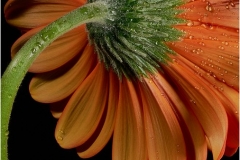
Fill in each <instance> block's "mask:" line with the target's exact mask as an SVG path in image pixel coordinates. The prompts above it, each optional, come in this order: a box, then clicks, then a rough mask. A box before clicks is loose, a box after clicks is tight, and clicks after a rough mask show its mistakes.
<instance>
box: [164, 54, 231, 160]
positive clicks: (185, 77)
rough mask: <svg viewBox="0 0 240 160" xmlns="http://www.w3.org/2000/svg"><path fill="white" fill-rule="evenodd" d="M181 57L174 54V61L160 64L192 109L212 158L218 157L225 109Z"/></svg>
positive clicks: (225, 123) (221, 150) (224, 128)
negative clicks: (165, 64)
mask: <svg viewBox="0 0 240 160" xmlns="http://www.w3.org/2000/svg"><path fill="white" fill-rule="evenodd" d="M183 60H184V58H183V57H180V56H176V59H175V63H170V64H169V66H163V68H164V69H165V71H166V72H167V73H168V75H169V76H170V78H171V79H173V80H174V82H175V83H176V85H177V87H178V90H179V93H181V97H183V99H185V101H186V102H185V103H186V104H188V106H189V107H190V108H189V110H192V111H193V112H194V114H195V115H196V117H197V119H198V120H199V122H200V123H201V126H202V128H203V130H204V132H205V134H206V136H207V138H208V140H209V144H210V148H211V149H212V152H213V157H214V159H220V158H221V157H222V156H223V154H224V150H225V145H226V138H227V131H228V119H227V114H226V111H225V109H224V106H223V105H222V103H221V102H220V101H219V99H218V97H217V95H216V94H215V93H214V92H213V91H212V89H211V88H210V87H209V86H207V85H206V83H205V81H204V79H203V78H202V77H199V76H197V74H196V73H195V72H194V71H193V70H191V68H193V67H194V66H192V67H189V66H187V65H186V64H184V61H183Z"/></svg>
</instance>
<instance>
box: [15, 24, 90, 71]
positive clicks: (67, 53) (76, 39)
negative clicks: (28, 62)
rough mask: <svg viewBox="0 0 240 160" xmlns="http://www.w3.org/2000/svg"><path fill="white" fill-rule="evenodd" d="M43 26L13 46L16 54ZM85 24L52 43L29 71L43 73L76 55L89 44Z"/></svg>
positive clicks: (27, 34) (33, 30) (29, 32)
mask: <svg viewBox="0 0 240 160" xmlns="http://www.w3.org/2000/svg"><path fill="white" fill-rule="evenodd" d="M42 28H43V27H38V28H35V29H32V30H30V31H28V32H26V33H25V34H24V35H22V36H21V37H20V38H19V39H18V40H17V41H16V42H15V43H14V44H13V46H12V49H11V54H12V56H14V55H15V54H16V53H17V52H18V50H19V49H20V48H21V47H22V46H23V45H24V43H25V42H26V41H27V40H28V39H29V38H31V37H32V36H33V35H34V34H36V33H37V32H39V31H40V30H41V29H42ZM87 42H88V41H87V33H86V31H85V25H82V26H80V27H78V28H76V29H73V30H71V31H69V32H67V33H66V34H64V35H62V36H61V37H59V38H58V39H56V40H55V41H54V42H53V43H51V44H50V45H49V46H48V47H47V48H46V49H45V50H44V51H43V52H42V53H41V54H40V55H39V56H38V57H37V59H36V60H35V61H34V62H33V64H32V66H31V67H30V69H29V72H34V73H41V72H47V71H51V70H53V69H56V68H58V67H60V66H62V65H63V64H65V63H67V62H68V61H69V60H70V59H72V58H73V57H74V56H76V55H77V54H78V53H79V52H80V51H81V50H82V49H83V48H84V47H85V45H86V44H87Z"/></svg>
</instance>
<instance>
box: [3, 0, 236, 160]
mask: <svg viewBox="0 0 240 160" xmlns="http://www.w3.org/2000/svg"><path fill="white" fill-rule="evenodd" d="M5 3H6V0H2V1H1V6H2V10H1V12H2V13H1V18H2V21H1V32H2V36H1V58H2V59H1V68H2V73H3V71H4V70H5V68H6V67H7V65H8V63H9V62H10V48H11V45H12V44H13V43H14V41H15V40H16V39H17V38H18V37H19V36H20V35H21V34H20V32H19V31H18V30H16V29H15V28H13V27H11V26H9V25H8V24H7V23H6V22H5V19H4V14H3V7H4V4H5ZM32 76H33V75H32V74H29V73H28V74H27V76H26V77H25V79H24V81H23V83H22V85H21V87H20V90H19V92H18V95H17V97H16V100H15V103H14V106H13V110H12V115H11V120H10V126H9V132H10V133H9V160H80V159H81V158H79V157H78V156H77V154H76V152H75V150H74V149H72V150H66V149H62V148H60V147H59V146H58V144H57V143H56V141H55V138H54V128H55V125H56V122H57V120H56V119H54V118H53V117H52V115H51V113H50V111H49V108H48V105H46V104H41V103H38V102H35V101H34V100H33V99H32V98H31V96H30V94H29V91H28V85H29V82H30V80H31V77H32ZM102 159H104V160H111V141H110V142H109V143H108V144H107V146H106V147H105V148H104V149H103V150H102V151H101V152H100V153H99V154H98V155H96V156H95V157H93V158H90V159H89V160H102ZM208 159H209V160H211V159H212V156H211V154H210V153H209V157H208ZM235 159H239V155H238V152H237V153H236V154H235V155H234V156H233V157H231V158H228V157H224V158H223V159H222V160H235Z"/></svg>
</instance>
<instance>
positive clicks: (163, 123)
mask: <svg viewBox="0 0 240 160" xmlns="http://www.w3.org/2000/svg"><path fill="white" fill-rule="evenodd" d="M139 88H140V92H141V97H142V103H143V113H144V126H145V133H146V141H147V149H148V158H149V159H186V156H187V155H186V146H185V142H184V137H183V134H182V131H181V128H180V125H179V123H178V120H177V118H176V115H175V113H174V111H173V108H172V106H171V104H170V103H169V102H168V100H167V99H166V98H165V97H164V96H162V95H163V94H162V93H163V89H162V88H159V87H158V86H156V85H155V83H153V81H152V80H151V79H144V81H143V82H142V83H141V84H139Z"/></svg>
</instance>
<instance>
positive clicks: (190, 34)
mask: <svg viewBox="0 0 240 160" xmlns="http://www.w3.org/2000/svg"><path fill="white" fill-rule="evenodd" d="M175 28H177V29H179V30H181V31H182V32H184V33H185V35H184V37H183V38H184V39H192V40H212V41H220V42H221V43H222V44H221V45H222V46H229V42H235V43H236V42H238V40H239V31H238V29H235V28H228V27H220V26H211V25H209V24H199V23H197V24H195V25H193V26H187V25H177V26H175ZM199 45H200V46H201V47H203V46H205V43H199ZM230 46H231V45H230ZM232 47H233V48H234V47H235V48H237V46H236V45H235V46H233V45H232ZM228 49H229V48H228ZM234 53H235V52H234ZM226 54H228V53H226ZM237 55H238V54H236V53H235V54H234V55H233V56H237Z"/></svg>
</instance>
